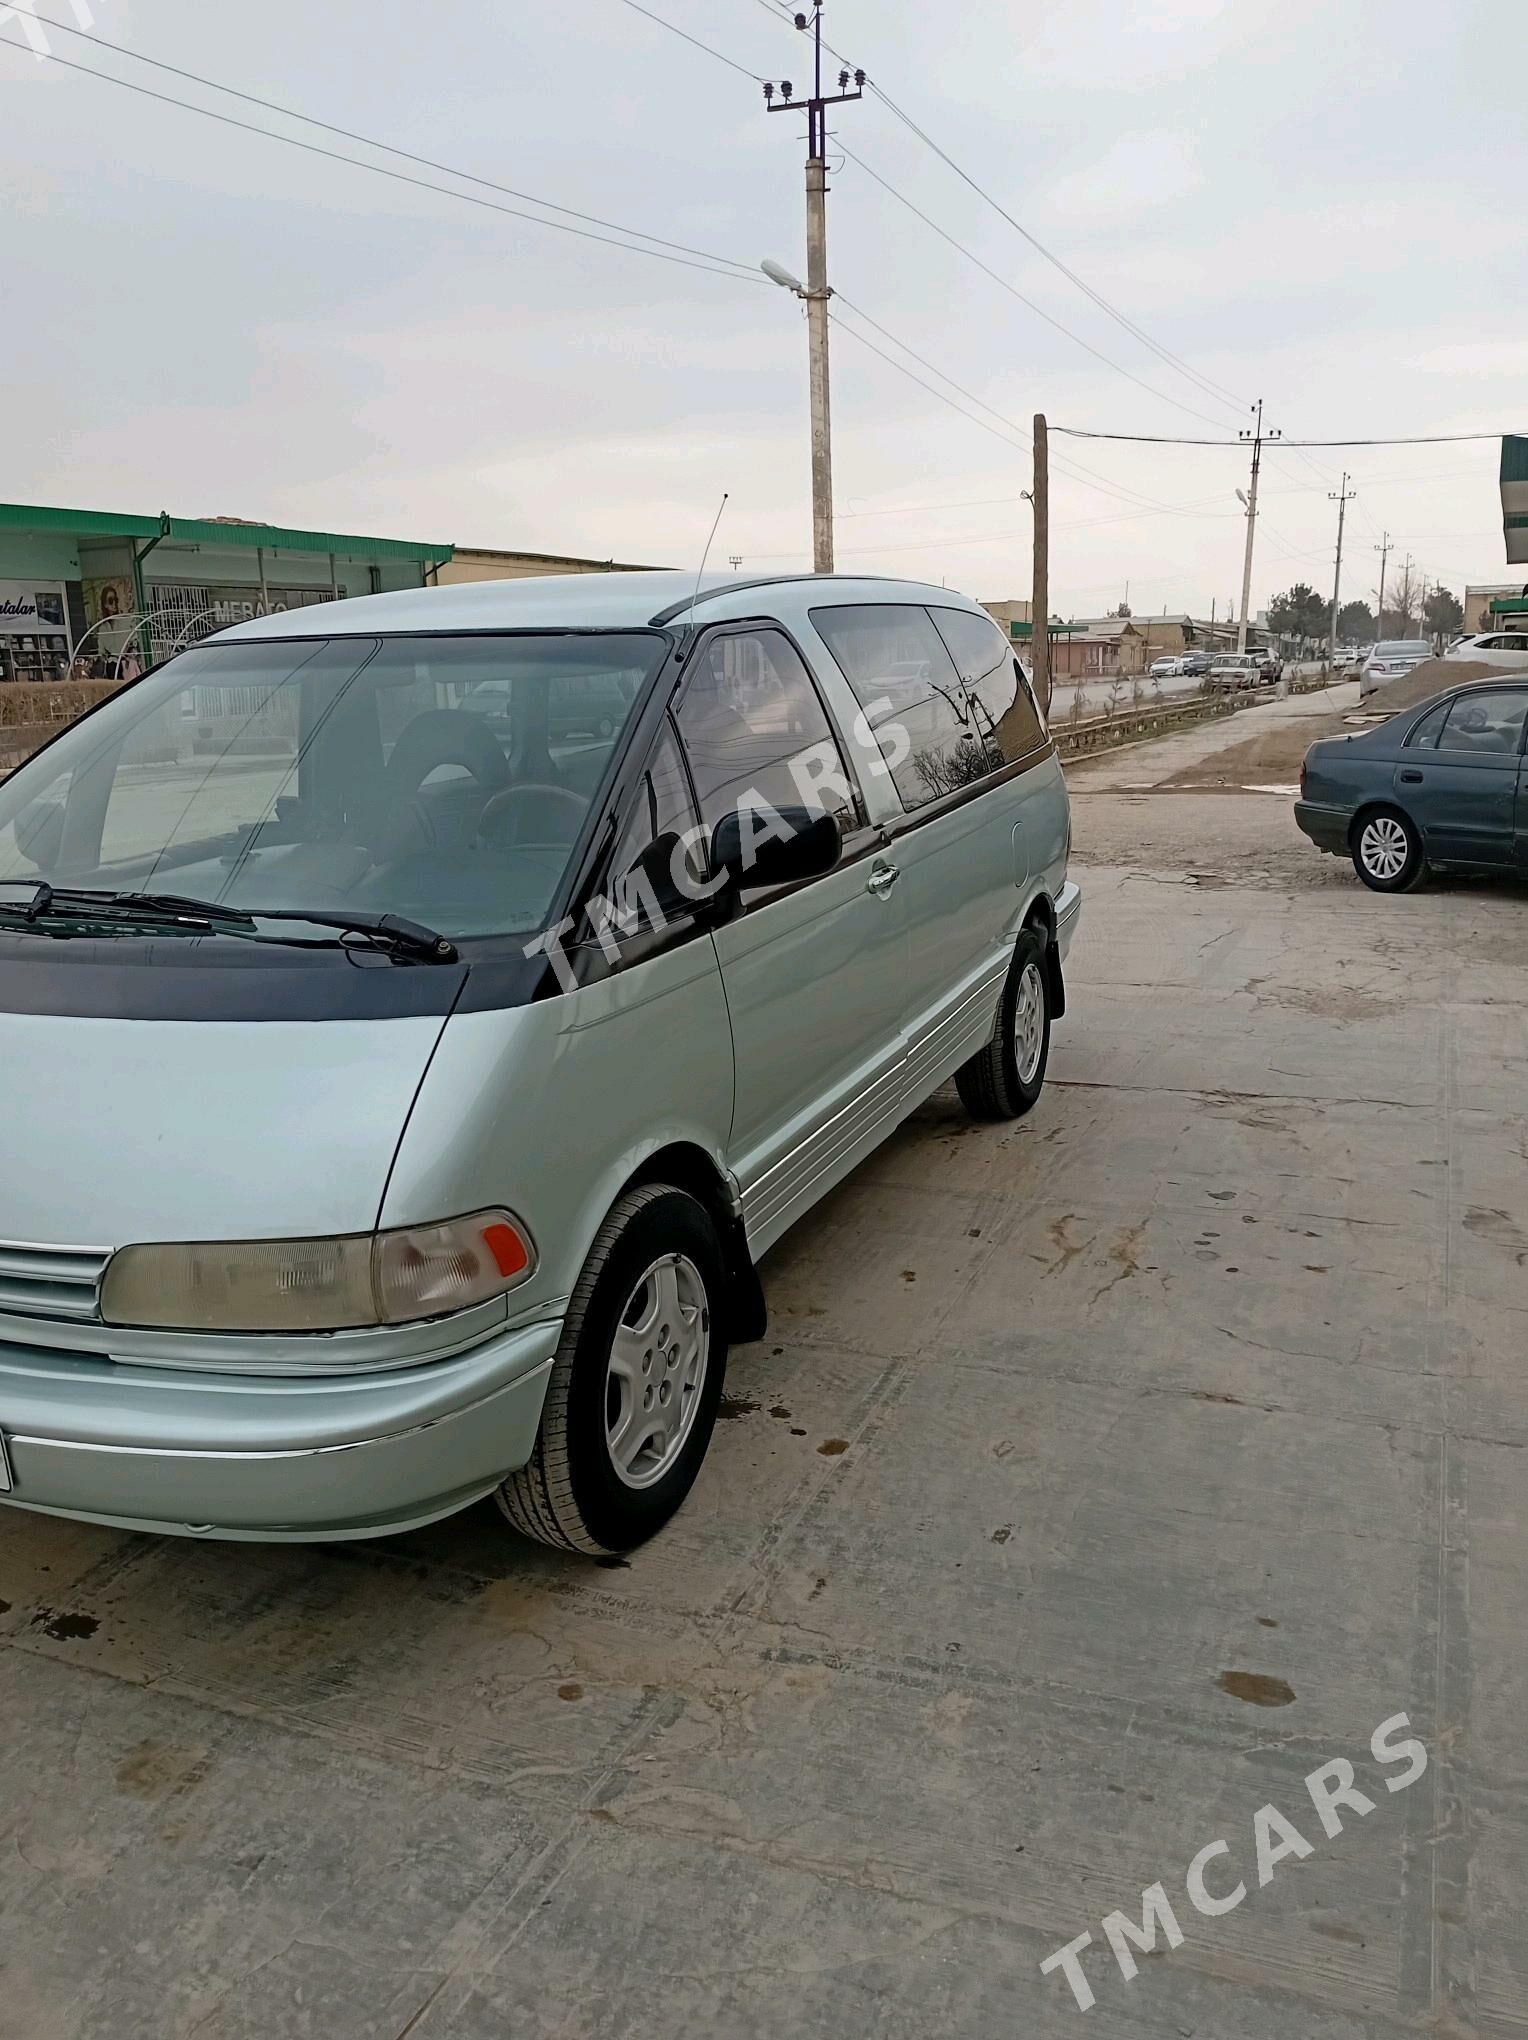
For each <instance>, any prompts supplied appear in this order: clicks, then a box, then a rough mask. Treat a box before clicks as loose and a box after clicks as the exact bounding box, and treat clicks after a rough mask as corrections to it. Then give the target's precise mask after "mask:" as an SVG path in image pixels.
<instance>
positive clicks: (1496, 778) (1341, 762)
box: [1295, 680, 1528, 893]
mask: <svg viewBox="0 0 1528 2040" xmlns="http://www.w3.org/2000/svg"><path fill="white" fill-rule="evenodd" d="M1525 719H1528V684H1522V685H1517V686H1513V685H1511V684H1510V683H1503V682H1501V681H1496V680H1480V681H1476V682H1474V683H1473V684H1472V685H1470V686H1465V687H1452V688H1450V689H1449V690H1448V691H1447V692H1446V693H1444V694H1434V695H1432V696H1430V697H1429V698H1428V699H1427V700H1426V701H1419V702H1417V703H1416V704H1415V706H1414V707H1411V708H1403V709H1399V710H1397V712H1396V713H1395V714H1394V715H1393V716H1391V717H1390V718H1389V720H1388V721H1386V722H1383V723H1381V724H1380V725H1379V726H1378V727H1377V728H1375V729H1372V730H1364V731H1362V732H1361V733H1358V734H1355V735H1353V736H1350V737H1323V738H1322V739H1321V740H1320V741H1319V742H1318V743H1314V744H1312V745H1311V747H1310V749H1309V751H1308V752H1307V753H1306V755H1305V763H1304V764H1303V765H1302V766H1301V767H1300V798H1299V799H1298V800H1297V801H1296V802H1295V820H1296V822H1298V823H1299V825H1300V827H1301V828H1302V829H1303V830H1304V831H1305V833H1306V835H1307V836H1309V837H1310V839H1311V841H1312V842H1313V843H1314V844H1315V845H1316V847H1317V849H1319V850H1329V851H1331V853H1332V855H1333V856H1334V857H1351V858H1352V860H1353V866H1354V869H1355V870H1356V871H1357V873H1358V875H1359V877H1360V878H1361V879H1362V880H1363V882H1364V884H1365V885H1367V886H1371V887H1372V888H1373V889H1374V891H1375V892H1391V893H1393V892H1405V891H1407V890H1408V889H1409V888H1410V887H1411V886H1414V885H1415V884H1416V883H1417V881H1418V879H1420V878H1421V877H1422V875H1423V873H1424V872H1425V871H1426V870H1427V869H1428V867H1429V866H1439V867H1447V866H1454V867H1464V868H1466V869H1472V870H1496V871H1506V870H1516V871H1519V872H1521V873H1523V874H1524V875H1525V876H1528V767H1525V764H1524V759H1523V726H1524V721H1525Z"/></svg>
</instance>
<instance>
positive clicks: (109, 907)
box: [0, 878, 253, 927]
mask: <svg viewBox="0 0 1528 2040" xmlns="http://www.w3.org/2000/svg"><path fill="white" fill-rule="evenodd" d="M4 883H5V884H7V885H20V884H30V885H31V886H32V897H31V898H30V899H29V900H28V901H27V903H26V905H25V906H23V907H17V908H15V909H14V910H13V911H15V912H17V913H20V914H22V915H23V916H24V917H25V918H26V919H27V920H28V921H35V920H37V919H38V918H39V917H40V916H41V915H43V914H53V913H60V914H69V913H75V912H78V911H80V910H83V911H84V912H85V913H86V914H95V915H99V916H103V917H104V916H107V915H110V916H113V917H119V918H121V919H124V920H126V919H134V920H155V921H164V920H194V921H204V922H208V923H215V924H217V925H219V926H221V925H223V924H224V923H230V922H231V923H234V924H236V925H237V926H239V927H250V926H252V925H253V922H252V920H251V917H250V915H248V914H247V913H246V912H245V911H244V909H243V908H242V907H225V906H220V905H219V904H218V902H217V901H216V900H193V899H190V898H189V897H187V896H186V895H185V894H183V893H124V892H109V891H97V890H94V889H92V888H91V887H88V886H75V885H50V884H49V883H48V881H47V880H46V879H45V878H39V879H36V880H22V879H6V880H5V881H4ZM5 904H8V903H7V902H0V905H5Z"/></svg>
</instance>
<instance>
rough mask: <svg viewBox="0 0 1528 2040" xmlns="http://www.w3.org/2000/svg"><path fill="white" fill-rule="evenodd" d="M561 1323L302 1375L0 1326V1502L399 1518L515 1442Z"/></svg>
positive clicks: (528, 1419)
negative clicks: (29, 1336) (89, 1350)
mask: <svg viewBox="0 0 1528 2040" xmlns="http://www.w3.org/2000/svg"><path fill="white" fill-rule="evenodd" d="M561 1331H562V1327H561V1324H560V1323H557V1322H555V1321H554V1322H547V1323H541V1324H533V1325H527V1326H522V1327H521V1328H519V1329H518V1330H515V1331H511V1332H504V1333H501V1334H499V1335H498V1336H497V1337H495V1338H492V1339H488V1340H486V1341H484V1343H483V1344H481V1345H478V1346H474V1347H472V1348H471V1350H470V1351H468V1352H466V1353H462V1354H459V1355H457V1356H456V1357H455V1358H453V1359H450V1360H437V1361H433V1362H431V1363H429V1364H426V1365H421V1366H418V1367H412V1368H407V1369H400V1370H398V1371H396V1372H392V1373H388V1374H384V1375H375V1374H373V1375H358V1376H357V1375H351V1376H343V1375H324V1376H319V1377H315V1378H311V1379H308V1380H300V1381H299V1380H293V1379H290V1378H285V1379H283V1378H275V1377H260V1378H256V1377H254V1376H250V1375H238V1376H231V1375H212V1374H185V1373H171V1372H170V1371H169V1370H167V1369H152V1368H146V1367H135V1366H126V1367H124V1366H118V1365H116V1364H114V1363H113V1362H111V1361H109V1360H95V1359H86V1358H85V1357H83V1356H79V1355H74V1356H70V1357H68V1358H65V1357H63V1356H61V1355H59V1354H58V1353H56V1352H52V1351H49V1350H47V1349H46V1348H43V1347H29V1346H18V1345H14V1344H9V1343H8V1344H6V1345H5V1346H3V1347H0V1437H3V1439H4V1444H5V1457H6V1459H7V1460H8V1462H9V1468H10V1477H11V1485H10V1488H9V1490H8V1491H5V1492H0V1502H7V1503H11V1504H13V1505H15V1506H17V1507H21V1508H28V1509H38V1510H42V1511H43V1512H45V1513H47V1514H50V1515H61V1516H74V1517H81V1518H83V1519H85V1520H87V1521H90V1522H97V1523H110V1524H113V1525H116V1526H118V1527H121V1528H124V1529H132V1530H150V1531H161V1532H169V1533H171V1534H172V1535H178V1536H191V1537H232V1538H251V1539H266V1540H281V1539H330V1538H345V1537H375V1536H381V1535H384V1534H386V1533H388V1532H391V1531H397V1530H407V1529H412V1528H414V1527H415V1526H416V1525H418V1524H420V1523H428V1522H431V1521H433V1520H434V1519H435V1518H436V1517H439V1516H445V1515H449V1514H450V1513H451V1512H452V1511H453V1510H455V1509H459V1508H463V1507H465V1506H466V1504H467V1503H469V1502H472V1501H475V1500H476V1499H477V1498H478V1497H479V1496H481V1495H485V1494H488V1493H489V1492H490V1491H491V1490H492V1489H493V1488H494V1487H496V1486H497V1485H498V1483H499V1481H500V1480H502V1479H503V1477H504V1475H505V1474H506V1473H509V1472H511V1471H513V1470H514V1469H515V1468H517V1467H520V1466H523V1465H524V1464H525V1462H526V1460H527V1459H529V1457H530V1455H531V1452H532V1451H533V1449H534V1447H535V1443H536V1431H537V1427H538V1426H539V1424H540V1422H541V1405H542V1401H543V1398H544V1397H545V1394H546V1384H547V1377H548V1375H549V1373H550V1372H551V1366H552V1356H553V1354H554V1353H555V1351H556V1349H557V1341H558V1339H559V1337H560V1336H561ZM3 1480H4V1473H3V1471H0V1482H3Z"/></svg>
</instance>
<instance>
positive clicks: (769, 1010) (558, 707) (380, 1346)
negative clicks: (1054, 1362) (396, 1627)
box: [0, 574, 1079, 1553]
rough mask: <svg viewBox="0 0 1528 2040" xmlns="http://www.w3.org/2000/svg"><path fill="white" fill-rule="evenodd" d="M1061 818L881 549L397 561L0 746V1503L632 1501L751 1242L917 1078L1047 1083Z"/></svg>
mask: <svg viewBox="0 0 1528 2040" xmlns="http://www.w3.org/2000/svg"><path fill="white" fill-rule="evenodd" d="M1069 841H1070V824H1069V819H1068V807H1067V796H1066V788H1065V785H1064V782H1063V780H1062V776H1061V770H1060V767H1059V765H1058V763H1057V759H1056V753H1055V747H1054V745H1053V743H1052V742H1051V739H1050V736H1049V733H1048V731H1047V729H1046V726H1045V719H1044V716H1043V714H1042V713H1041V711H1040V708H1039V707H1038V705H1037V703H1036V701H1035V698H1034V695H1033V693H1032V691H1031V688H1030V685H1029V682H1028V679H1027V678H1026V676H1025V674H1024V672H1023V670H1022V668H1021V667H1020V665H1019V663H1018V661H1017V660H1016V659H1015V658H1014V656H1013V653H1012V651H1011V649H1010V647H1009V645H1008V644H1007V642H1006V640H1005V639H1004V637H1003V636H1002V634H1001V632H1000V631H999V630H998V629H997V628H996V626H995V625H994V624H993V623H992V622H991V620H990V619H989V618H988V617H987V616H986V614H985V613H984V612H983V611H982V610H980V609H978V608H977V607H976V606H975V605H974V604H973V603H970V602H968V601H966V600H964V599H963V598H962V597H960V596H957V595H953V594H951V593H949V592H948V591H947V590H944V589H939V588H931V587H925V586H921V585H918V584H915V583H909V582H898V581H882V580H870V579H858V578H847V577H833V576H814V577H801V578H779V579H771V580H767V581H743V580H735V579H727V578H723V577H711V578H709V579H705V580H702V581H699V582H696V583H694V584H693V585H692V584H691V583H689V582H688V581H684V582H681V581H680V580H679V577H677V576H674V575H668V574H610V575H602V576H598V577H594V576H591V577H580V578H568V579H561V578H559V579H555V580H540V581H515V582H491V583H480V584H476V585H471V586H464V587H454V588H446V589H425V590H421V591H415V592H410V593H403V594H394V595H378V596H372V597H368V598H364V599H362V600H359V601H349V602H338V603H329V604H324V605H322V606H317V607H314V608H309V609H303V610H298V611H294V612H291V613H289V614H286V615H283V616H274V617H265V618H259V619H256V620H254V621H252V622H250V623H246V624H241V625H239V626H237V627H236V628H235V629H233V630H229V631H225V632H223V633H221V634H220V635H219V636H218V637H216V638H213V639H211V640H209V641H208V642H206V643H205V644H203V645H199V646H197V647H196V648H194V649H193V650H190V651H187V652H184V653H182V654H181V655H180V656H178V657H177V658H175V659H173V660H171V661H170V662H169V663H168V664H167V665H165V666H163V667H160V668H159V669H158V670H156V671H154V672H152V673H150V674H148V675H146V676H145V677H144V678H143V679H142V680H140V681H138V682H137V683H135V684H134V685H132V686H131V687H128V688H126V689H124V690H123V691H122V692H120V693H119V694H117V695H115V696H113V697H112V698H111V699H110V700H109V701H107V702H106V703H104V704H103V705H102V706H101V707H100V708H98V709H97V710H95V711H94V712H93V713H92V714H90V715H88V716H86V717H84V718H83V719H82V720H81V721H80V722H78V723H76V724H74V725H73V726H72V727H71V728H69V729H68V730H66V731H65V732H64V733H63V734H62V735H60V736H59V737H58V738H56V739H55V740H54V741H53V742H52V743H51V744H50V745H48V746H47V747H46V748H45V749H44V750H43V751H41V752H39V753H38V755H37V756H36V757H35V758H33V759H32V760H31V761H30V762H29V763H28V764H27V765H25V766H23V767H22V768H21V770H20V771H18V772H17V773H16V774H14V775H13V776H12V778H11V779H10V780H8V781H7V782H6V783H5V785H4V786H3V787H0V1056H3V1060H4V1066H5V1068H6V1070H7V1072H8V1074H9V1077H10V1080H11V1081H10V1083H9V1085H8V1094H7V1100H6V1108H5V1122H6V1123H5V1162H6V1166H5V1169H4V1171H3V1172H0V1501H4V1502H8V1503H11V1504H14V1505H17V1506H21V1507H26V1508H32V1509H40V1510H44V1511H48V1512H51V1513H54V1514H58V1515H64V1516H75V1517H82V1518H86V1519H89V1520H94V1521H100V1522H108V1523H115V1524H121V1525H124V1526H127V1527H131V1528H134V1529H141V1530H158V1531H168V1532H174V1533H178V1534H182V1535H200V1536H213V1537H244V1538H341V1537H363V1536H374V1535H377V1534H380V1533H383V1532H387V1531H394V1530H402V1529H406V1528H410V1527H413V1526H415V1525H418V1524H421V1523H427V1522H430V1521H432V1520H433V1519H435V1518H437V1517H440V1516H444V1515H447V1514H449V1513H450V1512H451V1511H452V1510H455V1509H459V1508H461V1507H463V1506H464V1505H466V1504H467V1503H469V1502H472V1501H475V1500H477V1499H479V1498H481V1497H483V1496H486V1495H490V1494H493V1495H496V1496H497V1497H498V1500H499V1502H500V1504H501V1506H502V1508H503V1510H504V1512H505V1514H506V1515H507V1516H508V1518H509V1520H510V1521H511V1522H512V1523H513V1524H514V1525H515V1526H516V1527H517V1528H519V1529H520V1530H522V1531H524V1532H526V1533H527V1534H529V1535H530V1536H532V1537H537V1538H540V1539H542V1540H544V1541H545V1542H547V1543H550V1544H553V1545H558V1546H561V1547H563V1548H565V1549H572V1550H578V1551H587V1552H595V1553H600V1552H618V1551H621V1550H623V1549H627V1548H630V1547H631V1546H633V1545H635V1544H637V1543H640V1542H641V1541H642V1540H643V1539H644V1538H646V1537H648V1536H650V1535H651V1534H652V1533H653V1532H654V1531H655V1530H656V1529H657V1528H659V1526H660V1525H661V1524H662V1523H664V1522H665V1521H666V1520H667V1518H668V1517H669V1516H670V1515H671V1514H672V1513H673V1512H674V1510H675V1509H676V1508H678V1506H679V1505H680V1503H681V1502H682V1501H683V1499H684V1497H685V1495H686V1494H687V1493H688V1491H689V1489H690V1487H691V1485H692V1484H693V1482H694V1480H695V1478H696V1476H697V1474H698V1472H699V1470H700V1467H701V1462H702V1461H703V1459H704V1457H705V1453H706V1449H707V1446H708V1444H709V1441H710V1437H711V1432H712V1427H713V1424H714V1421H715V1417H716V1410H717V1404H718V1401H719V1398H720V1396H721V1390H722V1377H723V1371H724V1368H725V1365H726V1358H727V1349H728V1345H729V1343H730V1342H733V1341H737V1340H742V1339H754V1338H758V1337H760V1336H761V1335H762V1333H763V1330H764V1323H765V1305H764V1296H763V1289H762V1285H761V1283H760V1280H759V1276H758V1274H757V1272H756V1270H757V1264H758V1262H759V1259H760V1257H761V1256H762V1255H763V1254H764V1253H765V1252H766V1251H767V1249H768V1248H769V1247H770V1246H771V1245H772V1243H773V1242H774V1241H776V1240H777V1239H778V1238H779V1237H780V1236H781V1234H782V1233H783V1232H784V1231H785V1230H786V1228H787V1227H788V1226H790V1225H792V1224H794V1223H795V1222H796V1221H797V1220H798V1219H800V1218H802V1217H803V1216H804V1214H805V1213H807V1212H808V1211H809V1210H810V1209H811V1207H812V1205H813V1204H814V1203H815V1202H816V1201H817V1199H818V1198H820V1197H821V1196H822V1195H823V1194H824V1192H826V1191H827V1190H828V1189H830V1188H831V1187H832V1185H833V1184H835V1183H836V1182H838V1181H839V1180H840V1179H841V1178H842V1177H843V1176H844V1175H845V1174H847V1172H848V1171H849V1170H851V1169H852V1168H853V1167H854V1166H855V1164H856V1163H857V1162H859V1161H860V1160H861V1159H862V1158H863V1157H864V1156H865V1155H867V1154H868V1153H869V1152H870V1151H871V1149H872V1148H873V1147H874V1146H875V1145H876V1144H877V1143H878V1142H879V1141H881V1140H884V1139H885V1137H886V1136H887V1135H888V1134H889V1133H890V1132H891V1131H892V1130H893V1128H895V1127H896V1126H897V1124H898V1123H899V1122H900V1121H901V1120H902V1119H904V1118H905V1117H906V1116H907V1114H908V1113H909V1112H910V1111H912V1110H913V1109H914V1107H915V1106H917V1105H918V1104H919V1103H920V1101H921V1100H923V1099H924V1098H926V1097H927V1096H928V1095H929V1094H930V1093H931V1092H932V1091H933V1090H934V1089H935V1088H936V1087H937V1086H939V1085H940V1084H942V1083H944V1082H945V1081H946V1080H947V1079H949V1078H950V1077H952V1076H953V1077H954V1079H955V1082H956V1084H957V1085H958V1087H959V1090H960V1095H961V1097H962V1098H963V1100H964V1101H965V1103H966V1105H967V1107H968V1108H969V1109H970V1110H971V1111H973V1112H974V1113H976V1114H977V1115H978V1116H980V1117H984V1118H1003V1117H1010V1116H1014V1115H1017V1114H1019V1113H1022V1112H1025V1111H1027V1110H1028V1109H1029V1107H1030V1106H1031V1105H1033V1103H1034V1102H1035V1100H1036V1098H1037V1097H1038V1096H1039V1092H1040V1087H1041V1084H1042V1082H1043V1080H1044V1076H1045V1067H1046V1059H1047V1055H1048V1051H1049V1043H1050V1030H1051V1023H1052V1021H1053V1020H1054V1019H1056V1018H1057V1017H1059V1015H1060V1013H1061V1011H1062V1009H1063V1000H1064V993H1063V983H1062V963H1063V959H1064V957H1065V955H1066V952H1067V948H1068V944H1069V943H1070V941H1071V938H1072V934H1073V931H1074V929H1075V926H1076V922H1077V915H1078V908H1079V897H1078V892H1077V888H1076V886H1075V885H1074V884H1072V883H1071V882H1070V881H1069V880H1068V879H1067V875H1066V866H1067V851H1068V847H1069Z"/></svg>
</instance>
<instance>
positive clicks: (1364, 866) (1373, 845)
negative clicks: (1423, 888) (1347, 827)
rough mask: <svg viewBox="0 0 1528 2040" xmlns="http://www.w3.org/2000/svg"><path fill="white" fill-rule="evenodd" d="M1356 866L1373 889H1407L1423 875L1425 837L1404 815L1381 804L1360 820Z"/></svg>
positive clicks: (1391, 890) (1399, 890)
mask: <svg viewBox="0 0 1528 2040" xmlns="http://www.w3.org/2000/svg"><path fill="white" fill-rule="evenodd" d="M1353 867H1354V869H1355V870H1356V871H1357V873H1358V875H1359V877H1360V878H1361V879H1362V880H1363V882H1364V884H1365V885H1366V886H1368V887H1369V888H1370V890H1371V891H1373V892H1387V893H1395V892H1405V891H1407V890H1408V889H1409V888H1410V887H1411V886H1413V885H1415V884H1416V882H1417V880H1418V879H1419V878H1420V877H1421V875H1422V840H1421V838H1420V836H1419V835H1418V834H1417V832H1416V829H1415V827H1414V826H1413V825H1412V823H1411V822H1409V821H1408V820H1407V818H1406V817H1405V816H1404V815H1402V814H1399V813H1397V812H1396V811H1395V810H1394V809H1388V808H1382V809H1380V810H1379V811H1378V812H1377V813H1375V814H1371V815H1366V816H1365V817H1364V819H1363V820H1362V821H1361V822H1360V823H1359V826H1358V829H1357V832H1356V834H1355V836H1354V838H1353Z"/></svg>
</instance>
